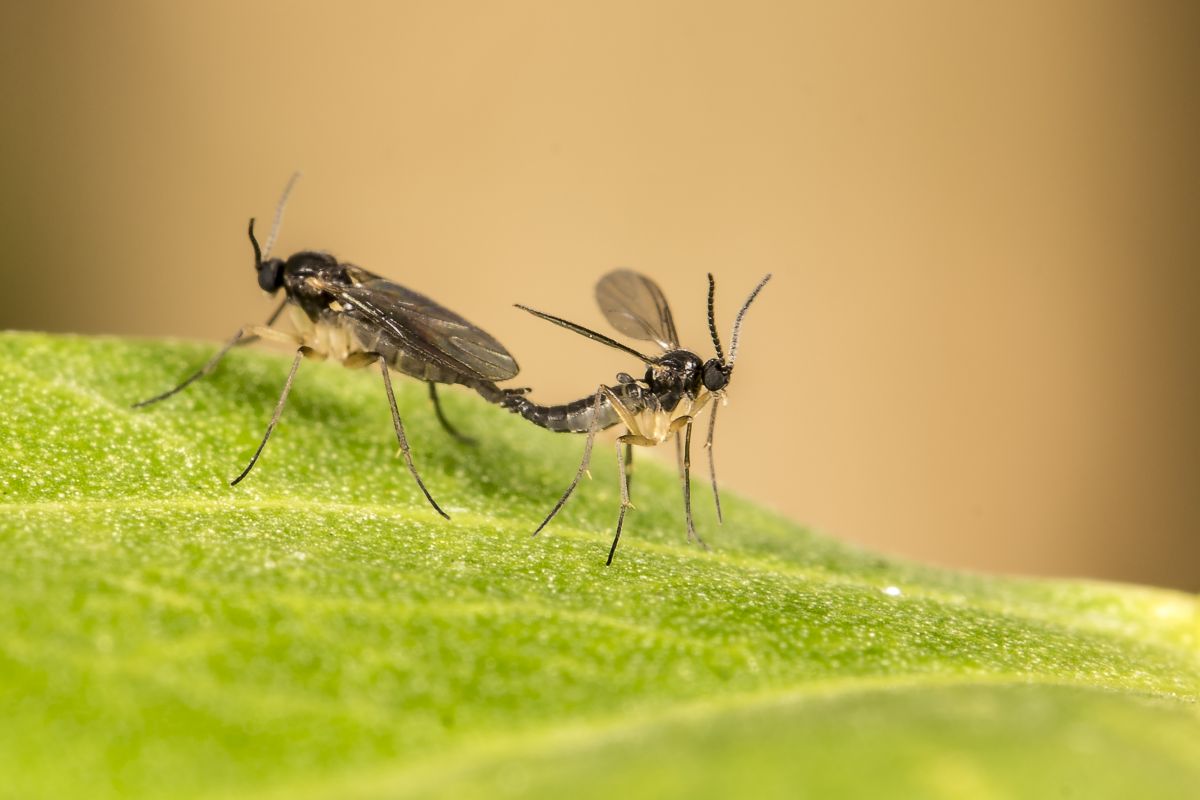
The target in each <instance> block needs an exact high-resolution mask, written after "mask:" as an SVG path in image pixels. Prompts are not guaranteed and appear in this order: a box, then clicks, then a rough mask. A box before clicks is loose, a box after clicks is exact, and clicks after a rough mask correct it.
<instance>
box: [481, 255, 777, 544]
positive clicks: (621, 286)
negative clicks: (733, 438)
mask: <svg viewBox="0 0 1200 800" xmlns="http://www.w3.org/2000/svg"><path fill="white" fill-rule="evenodd" d="M770 279H771V276H770V275H767V276H766V277H764V278H763V279H762V280H761V281H759V283H758V285H757V286H755V287H754V291H752V292H751V293H750V296H749V297H748V298H746V302H745V303H744V304H743V305H742V308H741V310H740V311H738V313H737V318H736V319H735V320H734V323H733V336H732V338H731V340H730V347H729V360H728V361H726V360H725V353H724V350H722V348H721V338H720V336H718V335H717V325H716V320H715V317H714V313H713V295H714V293H715V291H716V284H715V282H714V281H713V276H712V275H711V274H710V275H709V276H708V330H709V333H710V334H711V335H712V343H713V348H714V349H715V350H716V357H715V358H710V359H709V360H707V361H704V360H703V359H701V358H700V356H698V355H696V354H695V353H693V352H691V351H689V350H684V349H682V348H681V347H680V346H679V336H678V334H676V332H675V321H674V320H673V319H672V317H671V308H670V306H668V305H667V300H666V298H665V297H664V296H663V293H662V290H661V289H659V288H658V285H657V284H656V283H654V281H652V280H650V279H649V278H647V277H646V276H645V275H641V274H638V273H636V272H632V271H630V270H617V271H615V272H610V273H608V274H607V275H605V276H604V277H603V278H601V279H600V281H599V283H597V284H596V302H597V303H599V304H600V310H601V311H602V312H604V316H605V318H606V319H608V321H609V323H610V324H611V325H612V326H613V327H614V328H616V329H617V330H618V331H620V332H621V333H623V334H625V335H626V336H630V337H632V338H634V339H641V340H644V341H651V342H654V343H655V344H657V345H658V346H659V347H660V348H662V350H663V354H662V355H659V356H653V357H651V356H647V355H643V354H642V353H639V352H638V351H637V350H634V349H633V348H632V347H627V346H625V345H623V344H621V343H620V342H618V341H615V340H614V339H611V338H609V337H607V336H605V335H603V334H601V333H597V332H596V331H593V330H590V329H588V328H585V327H583V326H582V325H577V324H575V323H574V322H568V321H567V320H565V319H561V318H559V317H554V316H551V315H549V314H544V313H542V312H541V311H535V310H533V309H532V308H528V307H526V306H522V305H518V306H517V308H520V309H522V310H524V311H528V312H529V313H530V314H533V315H534V316H537V317H541V318H542V319H544V320H548V321H550V322H553V323H554V324H555V325H561V326H562V327H564V328H567V329H568V330H572V331H574V332H575V333H578V334H581V335H583V336H586V337H587V338H589V339H594V340H595V341H597V342H600V343H601V344H606V345H608V346H609V347H613V348H616V349H617V350H621V351H623V352H625V353H628V354H630V355H632V356H634V357H635V358H638V359H640V360H641V361H642V362H644V363H645V364H646V373H645V375H644V376H643V377H642V378H641V379H640V380H637V379H634V378H633V377H632V376H630V375H628V374H626V373H620V374H619V375H617V385H616V386H605V385H601V386H600V387H599V388H598V389H597V390H596V393H595V394H594V395H591V396H589V397H585V398H582V399H580V400H576V401H574V402H571V403H565V404H563V405H556V406H543V405H538V404H536V403H534V402H533V401H532V400H530V399H529V398H528V397H525V396H523V394H520V393H516V392H512V393H509V394H507V395H506V396H505V397H504V398H503V399H502V400H501V401H500V402H501V404H502V405H504V406H505V407H507V408H508V409H510V410H511V411H514V412H515V413H518V414H520V415H521V416H522V417H524V418H525V419H527V420H529V421H530V422H532V423H534V424H535V425H539V426H541V427H543V428H547V429H549V430H552V431H561V432H571V433H586V434H587V441H586V443H585V444H584V447H583V460H582V461H581V462H580V464H579V469H578V470H576V472H575V477H574V478H573V479H572V480H571V485H570V486H568V487H567V491H566V492H564V493H563V496H562V497H561V498H559V501H558V502H557V503H556V504H555V506H554V509H553V510H552V511H551V512H550V514H549V515H548V516H547V517H546V518H545V519H544V520H542V524H541V525H538V527H537V530H535V531H534V532H533V535H534V536H536V535H538V534H539V533H541V531H542V529H543V528H545V527H546V525H547V524H548V523H549V522H550V520H552V519H553V518H554V515H555V514H557V513H558V511H559V509H561V508H562V507H563V504H565V503H566V502H567V499H568V498H569V497H570V496H571V493H572V492H573V491H575V487H576V485H578V483H579V478H580V476H582V475H583V474H584V472H586V471H587V467H588V463H589V461H590V459H591V456H592V443H593V442H594V440H595V438H596V432H597V431H599V430H603V429H605V428H610V427H612V426H614V425H617V424H622V423H623V424H624V425H625V428H626V433H625V434H623V435H622V436H619V437H617V465H618V468H619V471H620V479H621V510H620V513H619V515H618V516H617V530H616V535H614V536H613V542H612V547H611V548H610V549H609V551H608V561H607V562H605V563H606V564H612V560H613V555H614V554H615V553H616V552H617V543H618V542H619V541H620V540H621V527H622V526H623V525H624V523H625V511H626V509H628V508H629V506H630V502H629V475H628V472H627V468H628V466H629V465H630V464H632V461H633V445H638V446H640V447H654V446H655V445H658V444H661V443H663V442H665V441H666V440H667V439H668V438H671V437H674V438H675V444H676V457H677V460H678V462H679V473H680V479H681V480H682V482H683V504H684V514H685V515H686V518H687V533H688V539H689V540H692V539H694V540H696V541H697V542H699V543H700V545H701V546H704V547H706V545H705V544H704V541H703V540H702V539H700V537H699V536H698V535H697V534H696V528H695V525H694V524H693V522H692V491H691V479H690V470H691V446H692V424H693V422H694V421H695V419H696V416H697V415H698V414H699V413H700V411H701V410H702V409H703V408H704V406H705V405H706V404H707V403H709V402H710V401H711V402H712V410H711V411H710V413H709V421H708V438H707V440H706V441H705V447H706V448H707V449H708V459H709V461H708V464H709V470H710V472H711V474H712V487H713V498H714V500H715V502H716V506H717V518H718V519H721V496H720V493H719V492H718V491H717V472H716V465H715V463H714V460H713V454H712V440H713V430H714V428H715V427H716V422H717V401H718V400H719V401H722V402H723V401H724V400H725V390H726V388H727V387H728V386H729V379H730V378H731V377H732V375H733V364H734V361H735V360H736V359H737V351H738V335H739V334H740V332H741V327H742V318H743V317H745V315H746V310H747V309H748V308H750V304H751V303H753V302H754V298H756V297H757V296H758V293H759V292H760V291H762V288H763V286H765V285H766V283H767V281H769V280H770ZM681 430H682V431H683V442H682V446H681V444H680V440H679V435H680V431H681Z"/></svg>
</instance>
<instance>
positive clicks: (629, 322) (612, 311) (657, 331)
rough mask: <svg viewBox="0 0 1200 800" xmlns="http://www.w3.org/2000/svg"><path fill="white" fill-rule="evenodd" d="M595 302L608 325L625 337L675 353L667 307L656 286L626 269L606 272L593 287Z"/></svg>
mask: <svg viewBox="0 0 1200 800" xmlns="http://www.w3.org/2000/svg"><path fill="white" fill-rule="evenodd" d="M596 302H597V303H599V304H600V310H601V311H603V312H604V316H605V318H607V319H608V321H609V323H610V324H611V325H612V326H613V327H614V328H616V329H617V330H619V331H620V332H621V333H623V334H625V335H626V336H632V337H633V338H634V339H643V340H646V341H650V342H656V343H657V344H658V346H659V347H661V348H662V349H663V350H678V349H679V334H677V333H676V332H675V320H674V319H672V318H671V307H670V306H668V305H667V298H666V297H664V296H663V293H662V289H659V288H658V284H657V283H655V282H654V281H652V280H650V279H649V278H647V277H646V276H645V275H642V274H641V273H638V272H634V271H632V270H628V269H619V270H616V271H614V272H610V273H608V274H607V275H605V276H604V277H603V278H601V279H600V282H599V283H597V284H596Z"/></svg>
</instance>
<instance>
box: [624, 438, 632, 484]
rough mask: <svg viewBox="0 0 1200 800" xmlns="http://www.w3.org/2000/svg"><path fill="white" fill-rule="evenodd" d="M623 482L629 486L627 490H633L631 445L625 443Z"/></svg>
mask: <svg viewBox="0 0 1200 800" xmlns="http://www.w3.org/2000/svg"><path fill="white" fill-rule="evenodd" d="M625 473H626V477H625V481H626V483H628V484H629V488H630V490H631V491H632V489H633V444H631V443H630V442H626V443H625Z"/></svg>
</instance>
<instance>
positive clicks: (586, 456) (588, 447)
mask: <svg viewBox="0 0 1200 800" xmlns="http://www.w3.org/2000/svg"><path fill="white" fill-rule="evenodd" d="M603 397H604V387H603V386H601V387H600V388H599V389H598V390H597V391H596V400H595V402H594V403H593V404H592V419H591V420H590V421H589V422H588V430H587V440H586V441H585V442H584V445H583V460H582V461H580V462H579V469H577V470H575V477H574V478H572V479H571V485H570V486H568V487H567V490H566V491H565V492H563V496H562V497H560V498H558V502H557V503H555V504H554V508H553V509H552V510H551V511H550V513H549V514H548V515H547V516H546V518H545V519H544V520H542V524H541V525H538V526H537V530H535V531H534V532H533V534H532V535H533V536H537V535H538V534H539V533H541V532H542V528H544V527H546V526H547V525H548V524H550V520H552V519H554V515H555V514H557V513H558V510H559V509H560V508H562V507H563V505H565V504H566V502H567V499H568V498H570V496H571V492H573V491H575V487H576V486H578V485H579V479H580V478H582V477H583V473H585V472H587V468H588V464H589V463H590V462H591V460H592V444H593V443H594V442H595V441H596V423H597V421H598V420H599V419H600V400H601V398H603Z"/></svg>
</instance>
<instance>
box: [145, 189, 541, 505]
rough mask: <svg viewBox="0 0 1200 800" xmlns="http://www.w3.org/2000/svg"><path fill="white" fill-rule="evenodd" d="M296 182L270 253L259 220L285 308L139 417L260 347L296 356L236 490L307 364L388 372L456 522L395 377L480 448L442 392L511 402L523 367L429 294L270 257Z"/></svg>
mask: <svg viewBox="0 0 1200 800" xmlns="http://www.w3.org/2000/svg"><path fill="white" fill-rule="evenodd" d="M297 177H298V176H297V175H293V176H292V179H291V180H290V181H289V182H288V185H287V188H285V189H284V192H283V197H282V198H281V199H280V201H279V206H278V208H277V209H276V212H275V221H274V224H273V226H272V228H271V233H270V235H269V236H268V237H267V241H266V246H265V247H263V248H262V249H261V250H260V248H259V245H258V240H257V239H256V238H255V237H254V220H253V219H251V220H250V227H249V235H250V244H251V245H252V246H253V248H254V269H255V272H256V273H257V275H258V285H259V287H260V288H261V289H262V290H263V291H265V292H268V293H269V294H272V295H274V294H276V293H277V292H278V291H279V290H280V289H282V290H283V292H284V298H283V301H282V302H281V303H280V304H279V306H278V307H277V308H276V309H275V311H274V313H272V314H271V316H270V317H269V318H268V319H267V321H266V323H265V324H263V325H247V326H245V327H243V328H242V329H241V330H239V331H238V332H237V333H236V334H235V335H234V336H233V338H232V339H230V340H229V341H228V342H227V343H226V344H225V346H224V347H222V348H221V349H220V350H219V351H218V352H217V354H216V355H214V356H213V357H212V358H211V359H209V361H208V363H207V364H205V365H204V366H203V367H201V368H200V369H198V370H197V371H196V372H194V373H192V374H191V375H190V376H188V377H187V378H186V379H184V380H183V381H182V382H181V383H180V384H179V385H177V386H175V387H174V388H173V389H170V390H168V391H166V392H163V393H162V394H160V395H157V396H155V397H151V398H149V399H147V400H143V401H141V402H140V403H136V404H135V406H134V407H135V408H140V407H143V406H148V405H150V404H152V403H157V402H158V401H160V400H165V399H166V398H168V397H170V396H171V395H173V394H175V393H177V392H179V391H182V390H183V389H185V388H187V387H188V386H189V385H191V384H192V383H194V382H195V381H197V380H199V379H200V378H203V377H204V376H206V375H208V374H209V373H210V372H212V371H213V369H215V368H216V366H217V364H218V363H220V361H221V359H222V358H223V357H224V356H225V354H226V353H228V352H229V351H230V350H231V349H233V348H234V347H235V346H238V345H243V344H248V343H250V342H253V341H256V340H258V339H266V340H270V341H276V342H282V343H284V344H289V345H292V346H294V347H296V348H297V349H296V355H295V358H293V359H292V366H291V370H290V371H289V372H288V376H287V380H286V381H285V382H284V384H283V392H282V393H281V394H280V396H279V400H278V402H277V403H276V404H275V411H274V413H273V414H272V415H271V421H270V423H269V424H268V425H267V430H266V432H265V433H264V434H263V437H262V441H261V442H260V443H259V445H258V449H257V450H255V451H254V455H253V456H252V457H251V459H250V463H249V464H247V465H246V468H245V469H243V470H242V471H241V474H239V475H238V476H237V477H236V478H234V479H233V480H232V481H230V485H231V486H236V485H237V484H238V483H240V482H241V480H242V479H243V478H245V477H246V476H247V475H248V474H249V473H250V470H251V469H252V468H253V467H254V464H255V463H256V462H257V461H258V457H259V456H260V455H261V454H262V451H263V448H264V447H266V444H267V440H268V439H269V438H270V437H271V431H272V430H274V428H275V425H276V424H277V423H278V422H279V416H280V414H281V413H282V412H283V406H284V404H285V403H286V402H287V397H288V392H289V391H291V388H292V381H293V380H294V379H295V377H296V370H297V369H299V367H300V361H301V359H302V358H305V357H307V358H316V359H324V358H333V359H336V360H338V361H340V362H341V363H342V364H344V365H345V366H347V367H366V366H370V365H372V364H378V366H379V371H380V373H381V375H382V376H383V388H384V390H385V391H386V393H387V399H388V404H389V405H390V406H391V411H392V425H393V427H394V428H395V430H396V440H397V441H398V442H399V444H400V451H401V453H402V454H403V455H404V461H405V463H406V464H407V465H408V471H409V472H410V473H412V476H413V480H415V481H416V482H417V486H419V487H420V489H421V492H422V493H423V494H424V495H425V498H426V499H427V500H428V501H429V504H430V505H431V506H433V508H434V510H435V511H437V513H439V514H441V515H442V516H443V517H445V518H446V519H449V518H450V517H449V515H448V514H447V513H446V512H445V511H443V510H442V508H441V507H440V506H439V505H438V504H437V501H435V500H434V499H433V495H431V494H430V493H429V490H428V489H427V488H426V487H425V483H424V481H422V480H421V476H420V474H419V473H418V472H417V468H416V466H415V465H414V464H413V459H412V453H411V452H410V451H409V445H408V439H407V437H406V436H405V434H404V424H403V423H402V422H401V420H400V411H399V410H398V409H397V407H396V396H395V394H394V393H393V391H392V380H391V377H390V375H389V373H388V368H389V367H391V368H392V369H394V370H396V371H398V372H402V373H404V374H406V375H410V376H412V377H414V378H417V379H419V380H422V381H425V382H426V383H428V384H429V397H430V399H431V400H432V401H433V407H434V410H435V411H436V412H437V418H438V421H439V422H440V423H441V425H442V427H444V428H445V429H446V431H447V432H448V433H450V434H451V435H452V436H454V437H455V438H456V439H459V440H464V441H468V442H469V441H470V440H469V439H467V437H465V436H463V435H462V434H460V433H459V432H458V431H456V430H455V429H454V427H453V426H451V425H450V422H449V421H448V420H447V419H446V416H445V414H444V413H443V412H442V407H441V403H440V402H438V396H437V384H439V383H448V384H454V383H457V384H463V385H465V386H469V387H471V388H473V389H475V390H476V391H478V392H479V393H480V394H481V395H483V396H484V397H486V398H487V399H489V400H491V401H492V402H498V401H499V400H500V399H501V398H505V397H519V396H520V393H521V390H511V389H510V390H507V391H504V390H501V389H499V388H498V387H496V386H495V384H494V383H493V381H499V380H506V379H508V378H512V377H513V376H515V375H516V374H517V369H518V368H517V362H516V361H515V360H514V359H513V357H512V356H511V355H510V354H509V353H508V351H507V350H505V349H504V347H503V346H502V345H501V344H500V343H499V342H498V341H496V339H495V338H493V337H492V336H491V335H490V334H488V333H487V332H485V331H484V330H483V329H481V328H479V327H477V326H475V325H473V324H471V323H470V322H468V321H467V320H465V319H463V318H462V317H460V316H459V315H458V314H455V313H454V312H453V311H450V310H449V309H447V308H445V307H443V306H441V305H439V304H438V303H435V302H434V301H433V300H431V299H429V298H428V297H426V296H425V295H422V294H418V293H417V292H414V291H412V290H411V289H406V288H405V287H403V286H401V285H399V284H397V283H393V282H392V281H389V280H387V279H386V278H381V277H380V276H378V275H376V274H374V273H371V272H368V271H367V270H365V269H361V268H360V267H356V266H354V265H352V264H346V263H342V262H339V261H338V260H337V259H336V258H334V257H333V256H331V255H330V254H328V253H323V252H318V251H311V250H305V251H301V252H299V253H296V254H295V255H293V256H291V257H290V258H288V259H286V260H285V259H281V258H270V251H271V247H272V245H273V244H274V242H275V237H276V235H277V234H278V232H279V225H280V222H281V221H282V219H283V211H284V207H285V205H286V203H287V197H288V194H289V193H290V192H291V189H292V186H293V184H294V183H295V181H296V178H297ZM285 308H286V309H287V310H288V311H289V317H290V319H291V321H292V323H293V326H294V328H295V331H294V332H287V331H281V330H278V329H275V328H272V327H271V325H272V324H274V322H275V321H276V320H277V319H278V318H279V316H280V314H281V313H282V312H283V311H284V309H285Z"/></svg>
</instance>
